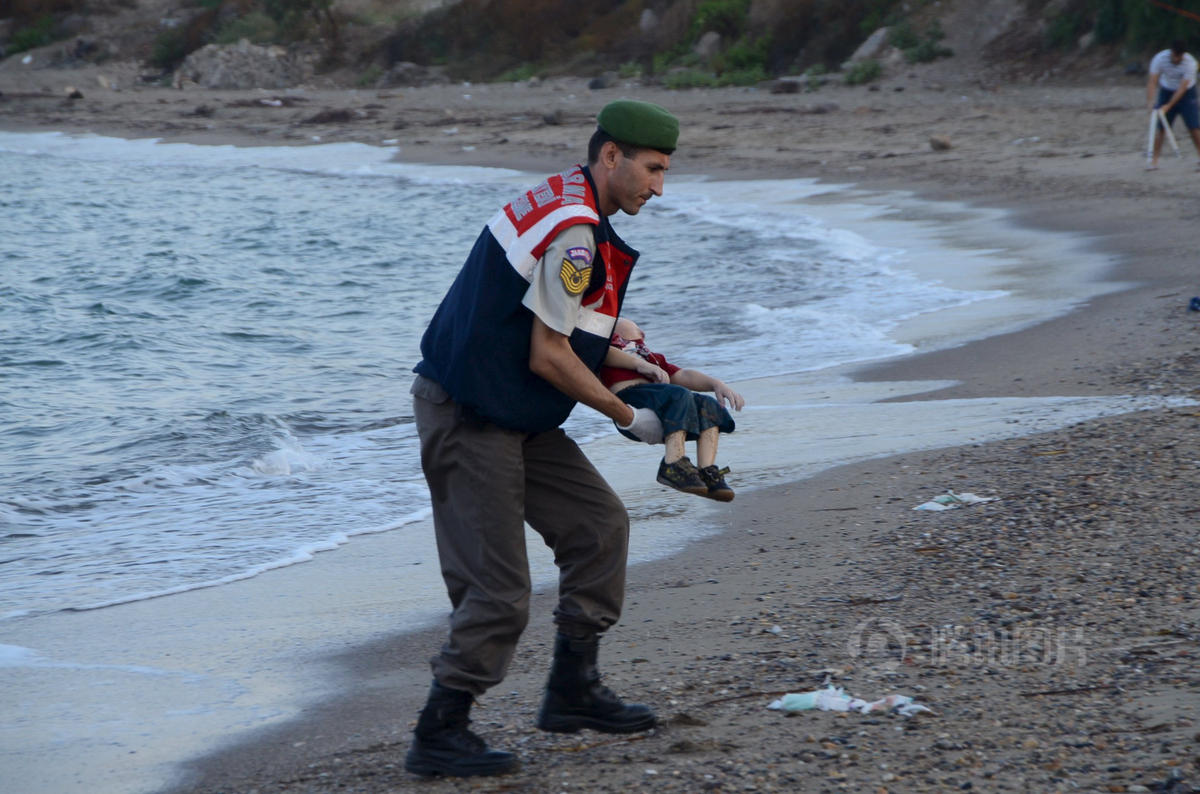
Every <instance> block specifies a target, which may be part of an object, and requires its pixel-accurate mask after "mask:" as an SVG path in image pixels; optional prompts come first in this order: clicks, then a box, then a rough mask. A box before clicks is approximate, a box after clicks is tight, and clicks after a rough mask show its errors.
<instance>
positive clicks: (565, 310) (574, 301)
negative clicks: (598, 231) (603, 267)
mask: <svg viewBox="0 0 1200 794" xmlns="http://www.w3.org/2000/svg"><path fill="white" fill-rule="evenodd" d="M595 258H596V240H595V235H594V234H593V233H592V227H591V226H590V225H588V224H576V225H574V226H569V227H567V228H566V229H564V230H563V231H562V232H560V233H559V235H558V236H557V237H555V238H554V239H553V240H552V241H551V242H550V245H549V246H548V247H547V248H546V253H545V254H543V255H542V258H541V259H539V260H538V263H537V264H536V265H535V266H534V270H533V279H532V281H531V282H530V284H529V289H528V290H526V292H525V297H524V298H522V299H521V303H523V304H524V305H525V307H526V308H528V309H529V310H530V311H531V312H533V313H534V314H536V315H537V316H538V318H539V319H540V320H541V321H542V322H544V323H545V324H546V325H547V326H548V327H550V328H552V329H553V330H555V331H558V332H559V333H560V334H563V335H564V336H570V335H571V332H572V331H574V330H575V325H576V323H577V322H578V320H579V306H580V304H581V303H582V301H583V294H584V292H586V291H587V288H588V285H589V283H590V282H591V278H592V264H593V263H594V262H595Z"/></svg>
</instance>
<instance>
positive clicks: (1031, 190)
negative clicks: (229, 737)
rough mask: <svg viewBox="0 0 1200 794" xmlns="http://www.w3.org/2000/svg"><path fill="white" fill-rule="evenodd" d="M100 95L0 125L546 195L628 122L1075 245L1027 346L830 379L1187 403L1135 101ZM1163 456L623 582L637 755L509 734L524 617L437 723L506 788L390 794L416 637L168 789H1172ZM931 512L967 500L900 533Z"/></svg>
mask: <svg viewBox="0 0 1200 794" xmlns="http://www.w3.org/2000/svg"><path fill="white" fill-rule="evenodd" d="M102 72H103V70H100V69H96V68H94V67H93V68H90V69H88V70H72V71H60V70H49V69H44V70H37V71H24V72H22V71H20V69H19V67H18V66H17V65H15V64H7V63H6V68H5V69H3V70H0V92H2V94H3V96H2V97H0V128H2V129H5V130H47V131H63V132H93V133H97V134H106V135H117V136H121V137H137V138H141V137H154V138H162V139H166V140H187V141H195V142H204V143H231V144H243V145H250V144H255V143H270V144H281V143H293V144H305V143H309V142H314V141H317V140H319V141H320V142H323V143H328V142H334V141H359V142H365V143H371V144H383V143H388V144H389V145H396V146H399V147H400V150H399V154H398V156H399V157H400V158H401V159H405V160H408V161H412V162H428V163H443V164H471V165H494V166H507V167H513V168H520V169H527V170H531V171H536V172H543V171H546V172H548V171H551V170H554V169H556V168H558V167H559V166H560V165H565V164H569V163H571V162H574V161H576V160H578V159H580V158H581V157H582V148H583V144H584V142H585V141H586V137H587V135H588V134H589V133H590V130H591V128H592V126H593V118H594V113H595V112H596V110H597V109H598V108H599V107H601V106H602V105H603V104H604V103H605V102H607V101H610V100H611V99H615V98H617V97H620V96H632V97H637V98H640V99H647V100H650V101H655V102H659V103H660V104H663V105H664V106H666V107H668V108H670V109H671V110H672V111H674V112H675V113H676V114H677V115H678V116H679V117H680V120H681V124H682V129H683V134H682V135H681V148H680V150H679V152H678V154H677V156H676V157H675V158H674V159H673V162H672V169H671V170H672V173H673V175H674V174H679V175H698V174H704V175H708V176H713V177H724V178H732V177H756V178H761V177H764V176H770V177H772V178H818V179H821V180H823V181H826V182H829V183H833V184H842V185H852V186H853V189H854V190H856V191H858V192H859V194H860V195H864V196H869V195H872V194H875V193H877V192H879V191H907V192H911V193H913V194H916V195H918V196H922V197H927V198H932V199H938V200H943V201H955V202H963V203H966V204H971V205H977V206H983V207H995V208H999V209H1002V210H1005V211H1007V212H1009V213H1011V215H1012V218H1013V219H1014V220H1015V221H1016V222H1018V223H1020V224H1024V225H1027V226H1030V227H1036V228H1040V229H1047V230H1052V231H1056V232H1063V233H1071V234H1076V235H1081V236H1083V237H1084V238H1085V239H1086V240H1087V242H1088V245H1090V246H1091V247H1092V248H1093V249H1094V250H1095V252H1096V256H1097V257H1107V258H1111V259H1112V260H1113V261H1115V262H1116V266H1115V269H1114V271H1113V272H1112V273H1110V274H1107V278H1108V279H1109V280H1116V281H1120V282H1123V283H1125V284H1127V288H1125V289H1123V290H1121V291H1118V292H1113V293H1109V294H1106V295H1102V296H1099V297H1095V298H1092V299H1090V300H1088V301H1087V302H1086V303H1085V305H1083V306H1081V307H1079V308H1078V309H1077V310H1076V311H1074V312H1072V313H1070V314H1068V315H1066V316H1063V317H1059V318H1057V319H1054V320H1051V321H1049V322H1044V323H1041V324H1038V325H1035V326H1033V327H1030V328H1026V329H1023V330H1020V331H1017V332H1014V333H1008V334H1003V335H999V336H992V337H990V338H988V339H984V340H981V341H978V342H974V343H971V344H968V345H965V346H961V347H956V348H952V349H948V350H942V351H938V352H934V353H931V354H928V355H920V354H917V355H913V356H908V357H905V358H903V359H899V360H894V361H890V362H888V363H886V364H885V365H881V366H874V367H871V368H867V369H863V370H861V371H859V372H857V373H856V375H855V377H856V378H858V379H860V380H864V381H937V382H943V381H953V382H954V384H955V385H952V386H949V387H944V388H937V389H936V390H933V391H927V392H923V393H919V394H916V395H908V396H905V397H902V398H900V399H906V400H923V401H936V400H951V399H960V398H975V397H1031V396H1076V395H1160V396H1180V397H1191V398H1197V397H1200V390H1198V389H1197V385H1196V375H1197V371H1198V368H1200V353H1198V352H1197V339H1198V336H1197V327H1196V323H1197V322H1200V313H1196V312H1189V311H1188V308H1187V304H1188V300H1189V299H1190V298H1191V297H1192V296H1193V295H1196V294H1200V281H1198V277H1197V274H1196V272H1195V264H1194V256H1195V254H1194V249H1195V244H1194V242H1193V241H1192V230H1191V229H1190V225H1191V224H1192V223H1194V222H1195V219H1196V217H1197V216H1198V215H1200V210H1198V209H1197V208H1196V205H1195V203H1194V185H1195V184H1196V180H1197V171H1196V166H1195V163H1196V156H1195V152H1193V151H1189V150H1188V149H1187V148H1185V149H1184V152H1183V154H1184V157H1183V158H1182V159H1179V160H1176V159H1173V158H1171V157H1170V156H1166V157H1164V159H1163V167H1162V168H1161V170H1159V171H1156V172H1150V173H1147V172H1144V171H1143V154H1142V152H1143V148H1144V145H1145V141H1144V136H1145V118H1144V112H1143V110H1142V106H1143V101H1144V93H1143V83H1142V78H1141V77H1138V76H1133V77H1126V76H1123V75H1121V74H1119V73H1118V72H1116V71H1115V70H1114V71H1113V72H1112V73H1111V74H1110V73H1108V72H1105V73H1102V74H1098V75H1097V76H1096V78H1095V79H1094V80H1090V81H1088V82H1086V83H1072V84H1063V83H1055V82H1043V83H1037V84H1028V83H1026V84H1020V85H1016V84H1006V83H1003V82H1001V81H996V80H981V79H980V78H979V77H978V75H977V74H976V73H975V72H972V71H970V70H963V71H961V72H955V71H953V70H942V71H934V70H925V71H921V72H915V71H914V72H911V73H903V74H897V75H893V76H890V77H888V78H887V79H885V80H884V81H882V82H880V83H877V84H873V86H872V87H870V88H869V87H854V88H851V87H844V86H839V85H833V84H831V85H828V86H825V87H823V88H822V89H820V90H819V91H816V92H812V93H804V92H802V93H796V94H773V93H770V92H769V91H766V90H751V89H719V90H705V91H688V92H668V91H664V90H661V89H658V88H649V87H641V86H638V85H635V84H627V85H623V86H619V87H615V88H609V89H604V90H598V91H592V90H589V89H588V88H587V81H586V80H582V79H580V80H568V79H562V80H552V81H545V82H541V83H538V84H536V85H535V84H515V85H454V86H435V87H427V88H413V89H403V90H389V91H374V90H357V91H353V90H346V89H334V88H321V87H319V86H316V87H311V88H306V89H304V90H294V91H286V92H243V93H234V92H209V91H201V90H183V91H179V90H174V89H169V88H148V87H147V88H136V89H135V88H133V87H132V86H131V83H130V80H131V78H130V76H129V75H127V74H118V73H115V72H114V73H113V74H108V75H105V74H103V73H102ZM102 76H104V77H106V83H107V84H108V85H112V83H113V82H114V81H115V83H116V85H117V90H113V89H112V88H105V87H102V86H101V84H100V81H99V79H98V78H99V77H102ZM68 88H78V89H79V90H80V92H81V93H82V94H83V96H82V98H80V99H69V98H67V93H68V92H67V89H68ZM933 136H943V137H944V138H945V139H947V140H948V142H949V148H948V149H935V148H934V147H932V146H931V144H930V140H931V138H932V137H933ZM1181 145H1185V144H1184V142H1183V141H1181ZM669 189H670V182H669V181H668V190H669ZM947 222H948V223H950V222H952V220H948V221H947ZM1198 427H1200V408H1197V407H1195V406H1190V405H1181V406H1178V407H1172V408H1163V409H1160V410H1155V411H1143V412H1138V413H1131V414H1124V415H1121V416H1116V417H1110V418H1106V419H1100V420H1095V421H1091V422H1087V423H1083V424H1080V425H1075V426H1072V427H1069V428H1067V429H1065V430H1061V431H1055V432H1052V433H1046V434H1040V435H1033V436H1026V437H1023V438H1019V439H1014V440H1008V441H1002V442H996V443H988V444H972V445H968V446H959V447H951V448H946V449H941V450H937V451H933V452H925V453H914V454H906V455H901V456H898V457H889V458H880V459H874V460H870V461H866V462H862V463H857V464H854V465H851V466H846V467H841V468H837V469H833V470H830V471H825V472H823V473H821V474H819V475H817V476H815V477H812V478H810V479H806V480H803V481H799V482H794V483H789V484H787V485H783V486H778V487H774V488H770V489H766V490H761V491H755V492H751V493H747V494H745V495H744V496H739V498H738V500H737V501H736V502H734V503H733V506H732V507H731V508H730V510H729V512H728V513H726V514H724V516H725V520H726V522H727V525H726V527H725V531H724V532H722V533H721V534H719V535H716V536H713V537H711V538H708V539H706V540H703V541H701V542H698V543H695V544H693V545H691V546H689V547H688V548H687V549H686V550H685V551H683V552H682V553H681V554H678V555H676V556H673V557H671V558H669V559H666V560H662V561H659V562H655V563H650V564H646V565H642V566H637V567H634V568H633V569H632V570H631V571H630V581H629V589H628V593H627V603H626V612H625V615H624V617H623V618H622V621H621V623H620V624H619V625H618V626H617V627H616V628H615V629H614V630H613V631H612V632H611V633H610V636H609V637H607V638H606V640H605V643H604V645H603V647H602V662H603V668H602V669H603V670H604V672H605V674H606V682H607V683H608V684H609V685H610V686H612V688H614V689H615V690H617V691H618V692H620V693H621V694H622V695H623V696H625V697H626V698H627V699H630V700H638V701H641V702H647V703H651V704H653V705H654V706H655V707H656V709H657V710H658V712H659V715H660V717H661V719H662V723H663V724H662V726H661V727H660V728H658V729H657V730H655V731H653V732H651V733H649V734H646V735H637V736H632V737H610V736H602V735H597V734H587V733H585V734H581V735H579V736H567V737H563V736H556V735H549V734H542V733H539V732H538V731H536V730H535V729H534V728H533V719H534V715H535V713H536V710H537V707H538V703H539V698H540V694H541V686H542V683H543V680H544V675H545V670H546V667H547V663H548V660H549V656H550V643H551V639H552V627H551V626H550V624H549V622H548V616H549V614H550V611H551V608H552V604H553V601H554V594H553V592H540V593H538V594H536V596H535V599H534V603H533V606H532V614H533V615H534V619H533V621H532V623H531V626H530V628H529V630H528V631H527V632H526V634H525V636H524V639H523V641H522V644H521V646H520V648H519V650H518V656H517V659H516V660H515V663H514V665H513V672H512V674H511V675H510V677H509V678H508V679H507V680H506V681H505V683H504V684H503V685H502V686H500V687H498V688H497V689H496V690H494V691H493V692H490V693H488V695H487V696H485V697H484V698H483V699H482V700H481V702H480V703H479V706H478V707H477V709H476V710H475V712H474V714H473V716H474V718H475V720H476V726H475V727H476V728H477V729H478V730H479V732H480V733H481V734H483V735H484V736H485V737H486V738H487V739H488V740H489V741H490V742H491V743H493V744H494V745H496V746H498V747H503V748H506V749H510V750H514V751H516V752H518V753H519V754H520V756H521V760H522V764H523V766H522V769H521V771H520V772H518V773H516V774H514V775H511V776H507V777H503V778H498V779H484V780H467V781H421V780H418V779H416V778H414V777H412V776H410V775H408V774H407V773H405V772H404V770H403V754H404V752H405V750H406V748H407V744H408V740H409V735H410V731H411V728H412V724H413V722H414V721H415V718H416V715H417V711H418V710H419V708H420V705H421V703H422V702H423V698H424V694H425V690H426V687H427V684H428V679H429V672H428V666H427V659H428V657H429V655H430V654H431V653H432V652H433V651H434V649H435V648H436V647H437V645H438V644H439V643H440V641H441V638H442V632H441V630H437V631H430V632H420V633H414V634H407V635H397V636H394V637H390V638H388V639H386V640H385V641H381V642H378V643H376V644H373V645H371V646H369V647H353V648H347V649H346V650H345V652H344V653H343V654H341V655H339V656H338V657H337V658H334V659H330V660H328V661H329V666H330V668H331V669H333V670H334V671H336V674H337V675H338V676H340V679H341V680H342V681H344V689H343V690H342V691H341V692H340V693H338V694H336V695H334V696H331V697H329V698H327V699H326V700H324V701H323V702H322V703H321V704H320V705H319V706H316V707H314V708H312V709H310V710H309V711H307V712H306V713H305V714H304V715H303V717H302V718H300V719H298V720H295V721H292V722H289V723H287V724H286V725H284V726H282V727H279V728H277V729H273V730H271V731H269V732H266V733H263V734H261V735H258V736H256V737H254V738H253V739H252V740H250V741H247V742H242V743H240V744H238V745H237V746H235V747H232V748H230V749H228V750H226V751H224V752H221V753H219V754H217V755H214V756H211V757H208V758H204V759H197V760H195V761H194V762H193V763H191V764H189V766H188V769H187V772H188V775H187V777H186V779H185V780H184V781H183V782H182V783H181V785H180V786H179V788H178V790H179V791H188V792H249V791H258V792H324V791H357V792H385V791H423V792H431V793H432V792H449V791H528V792H559V791H586V792H592V791H595V792H601V791H603V792H627V791H655V792H658V791H679V792H696V791H797V790H804V791H809V790H811V791H827V790H828V791H838V790H846V791H886V792H906V791H949V790H976V791H1079V790H1082V791H1117V792H1120V791H1175V792H1183V791H1190V790H1200V744H1198V742H1200V732H1198V731H1200V727H1198V726H1197V723H1196V717H1195V715H1196V714H1200V674H1198V673H1197V665H1196V659H1197V654H1198V653H1200V647H1198V642H1200V607H1198V603H1200V574H1198V573H1197V571H1198V570H1200V566H1198V563H1200V552H1198V549H1200V546H1198V544H1197V542H1196V526H1197V520H1196V517H1197V512H1198V511H1200V506H1198V505H1197V503H1196V499H1195V496H1194V494H1195V482H1196V479H1197V476H1198V475H1200V440H1198V438H1197V433H1196V430H1197V428H1198ZM947 489H953V490H955V491H969V492H972V493H976V494H979V495H981V496H988V497H998V498H997V500H996V501H990V502H987V503H982V504H976V505H971V506H969V507H964V508H962V509H956V510H946V511H943V512H926V511H914V510H913V509H912V508H913V507H914V506H915V505H917V504H919V503H921V502H924V501H925V500H927V499H931V498H932V497H934V496H936V495H938V494H941V493H944V492H945V491H946V490H947ZM634 531H635V532H636V526H635V528H634ZM539 616H540V617H539ZM826 681H829V682H830V683H832V684H834V685H836V686H841V687H845V689H846V691H847V692H849V693H851V694H854V695H856V696H859V697H863V698H866V699H868V700H870V699H874V698H876V697H882V696H883V695H885V694H890V693H905V694H908V695H912V696H914V697H916V698H917V700H918V701H919V702H921V703H923V704H925V705H926V706H928V707H929V708H930V709H932V710H933V713H932V714H929V713H925V714H919V715H917V716H915V717H911V718H904V717H900V716H897V715H892V714H857V713H849V714H846V713H825V712H801V713H798V714H795V715H790V716H789V715H786V714H783V713H780V712H777V711H771V710H768V709H767V708H766V704H767V703H769V702H770V701H771V700H773V699H774V698H776V697H778V696H780V695H781V694H783V693H786V692H797V691H804V690H808V689H815V688H818V687H820V686H822V685H823V683H824V682H826Z"/></svg>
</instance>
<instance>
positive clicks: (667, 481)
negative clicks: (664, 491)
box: [658, 455, 732, 498]
mask: <svg viewBox="0 0 1200 794" xmlns="http://www.w3.org/2000/svg"><path fill="white" fill-rule="evenodd" d="M658 481H659V482H660V483H662V484H663V485H665V486H667V487H668V488H674V489H675V490H676V491H683V492H684V493H690V494H695V495H696V496H708V485H707V484H706V483H705V482H704V480H703V478H701V477H700V472H699V471H697V470H696V467H695V466H694V465H692V462H691V461H690V460H688V458H687V455H684V456H683V457H682V458H680V459H679V460H677V461H675V462H674V463H667V459H666V458H663V460H662V463H659V464H658ZM731 498H732V497H731Z"/></svg>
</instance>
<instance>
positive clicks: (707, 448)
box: [696, 427, 721, 469]
mask: <svg viewBox="0 0 1200 794" xmlns="http://www.w3.org/2000/svg"><path fill="white" fill-rule="evenodd" d="M720 432H721V430H720V428H716V427H710V428H708V429H707V430H702V431H700V437H699V438H697V439H696V465H697V466H698V467H699V468H701V469H703V468H705V467H707V466H711V465H713V464H714V463H716V462H717V436H718V435H719V434H720Z"/></svg>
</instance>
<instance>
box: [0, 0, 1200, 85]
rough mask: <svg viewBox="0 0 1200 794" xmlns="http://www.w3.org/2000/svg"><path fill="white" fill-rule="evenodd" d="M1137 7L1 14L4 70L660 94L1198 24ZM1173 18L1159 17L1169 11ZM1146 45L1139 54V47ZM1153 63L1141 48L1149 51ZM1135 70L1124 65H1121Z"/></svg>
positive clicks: (249, 8) (52, 8)
mask: <svg viewBox="0 0 1200 794" xmlns="http://www.w3.org/2000/svg"><path fill="white" fill-rule="evenodd" d="M1163 5H1164V4H1161V3H1160V4H1156V5H1150V4H1148V3H1145V2H1140V0H1139V1H1137V2H1135V0H940V2H938V1H936V0H907V1H906V2H905V1H902V0H591V2H588V3H577V2H573V1H568V0H0V55H3V56H4V57H3V58H2V59H0V69H2V68H8V69H11V68H14V67H13V66H12V63H13V62H14V61H19V62H20V63H21V66H22V67H23V68H70V67H73V66H83V65H95V64H102V63H108V64H110V65H111V64H112V63H113V62H122V63H126V64H130V65H131V68H132V65H136V77H134V78H131V79H135V80H139V81H142V82H160V83H164V84H166V83H171V82H173V83H175V84H177V85H178V84H184V83H187V82H194V83H196V84H198V85H203V86H208V87H213V88H249V87H264V88H282V87H287V86H289V85H297V84H301V83H308V82H312V81H313V80H319V81H321V82H322V83H323V84H325V85H341V86H347V87H354V86H359V87H372V86H386V85H402V84H413V83H421V82H430V81H437V80H452V79H453V80H460V79H461V80H475V81H484V80H508V81H511V80H522V79H529V78H533V77H538V76H553V75H562V74H574V75H585V76H589V77H594V78H595V79H596V80H600V81H604V80H611V79H615V78H617V77H620V78H624V79H629V78H640V79H642V80H646V81H653V82H657V83H660V84H663V85H666V86H667V87H672V88H688V87H704V86H710V85H739V84H740V85H748V84H755V83H758V82H761V81H763V80H766V79H770V78H777V77H780V76H794V77H797V78H800V79H801V80H807V81H818V82H819V81H821V80H825V79H829V78H828V75H830V74H831V73H834V72H841V73H842V79H846V80H847V81H859V82H868V81H870V80H872V79H875V78H876V77H879V76H880V75H882V74H884V73H886V72H887V71H889V70H896V69H908V68H922V69H926V70H930V71H934V72H936V71H938V70H943V71H948V72H953V73H955V74H958V75H962V74H964V73H966V74H970V75H978V77H979V79H981V80H983V79H997V78H1001V79H1006V80H1011V79H1040V78H1043V77H1046V76H1051V75H1062V76H1071V75H1073V74H1077V73H1087V72H1089V71H1092V70H1094V69H1096V68H1114V67H1116V68H1123V67H1124V66H1125V64H1126V62H1128V63H1131V64H1139V63H1143V62H1144V61H1145V59H1146V57H1147V56H1148V54H1149V53H1150V52H1152V51H1153V49H1156V48H1157V47H1159V46H1162V45H1163V44H1165V42H1166V41H1167V40H1169V39H1168V38H1166V37H1171V36H1175V35H1188V34H1190V33H1192V32H1193V29H1194V30H1195V31H1200V22H1197V21H1195V20H1192V19H1190V18H1188V17H1187V16H1186V13H1184V14H1180V13H1176V12H1174V11H1172V10H1170V8H1169V7H1158V6H1163ZM1168 6H1169V4H1168ZM1143 39H1144V40H1146V42H1147V43H1144V44H1143V43H1141V40H1143ZM1151 48H1153V49H1151ZM1130 68H1133V67H1130Z"/></svg>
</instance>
